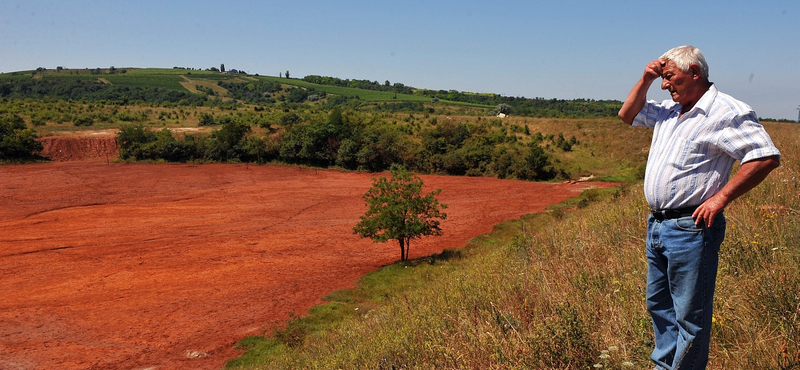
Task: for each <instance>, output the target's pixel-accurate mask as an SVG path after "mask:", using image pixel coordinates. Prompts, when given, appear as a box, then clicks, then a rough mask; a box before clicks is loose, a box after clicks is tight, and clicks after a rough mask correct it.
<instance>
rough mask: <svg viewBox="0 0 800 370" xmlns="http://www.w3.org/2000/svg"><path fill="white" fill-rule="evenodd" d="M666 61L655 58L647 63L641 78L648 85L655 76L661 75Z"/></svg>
mask: <svg viewBox="0 0 800 370" xmlns="http://www.w3.org/2000/svg"><path fill="white" fill-rule="evenodd" d="M666 64H667V63H666V62H665V61H663V60H661V59H656V60H654V61H652V62H650V63H647V67H645V68H644V75H643V76H642V79H643V80H644V81H645V82H646V83H647V84H648V85H649V84H651V83H653V81H655V79H656V78H659V77H661V74H662V73H664V66H665V65H666Z"/></svg>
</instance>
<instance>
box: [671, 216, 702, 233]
mask: <svg viewBox="0 0 800 370" xmlns="http://www.w3.org/2000/svg"><path fill="white" fill-rule="evenodd" d="M675 227H676V228H678V229H679V230H683V231H689V232H694V233H699V232H701V231H703V225H695V223H694V219H693V218H692V216H684V217H680V218H676V219H675Z"/></svg>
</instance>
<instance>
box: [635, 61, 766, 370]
mask: <svg viewBox="0 0 800 370" xmlns="http://www.w3.org/2000/svg"><path fill="white" fill-rule="evenodd" d="M658 77H661V79H662V81H661V89H663V90H666V91H668V92H669V93H670V95H671V96H672V100H671V101H670V100H665V101H663V102H662V103H657V102H655V101H647V100H646V95H647V90H648V89H649V87H650V85H651V84H652V83H653V81H655V80H656V78H658ZM619 117H620V118H621V119H622V120H623V121H624V122H625V123H628V124H630V125H632V126H645V127H650V128H653V129H654V131H653V140H652V143H651V145H650V155H649V157H648V159H647V170H646V172H645V179H644V193H645V198H646V199H647V203H648V204H649V205H650V208H651V210H652V212H651V214H650V215H649V217H648V221H647V222H648V230H647V263H648V270H647V309H648V311H649V312H650V315H651V317H652V320H653V329H654V333H655V349H654V350H653V353H652V355H651V358H652V360H653V361H654V362H655V364H656V369H668V370H678V369H680V370H700V369H705V368H706V363H707V362H708V349H709V340H710V336H711V317H712V316H711V311H712V307H713V304H712V303H713V298H714V288H715V281H716V274H717V266H718V253H719V246H720V244H721V243H722V240H723V238H724V237H725V217H724V215H723V210H724V208H725V207H726V206H727V205H728V204H730V203H731V201H733V200H734V199H736V198H737V197H739V196H741V195H742V194H744V193H746V192H747V191H749V190H750V189H752V188H753V187H755V186H756V185H758V184H759V183H760V182H761V181H762V180H764V178H766V177H767V175H768V174H769V173H770V171H772V170H773V169H775V168H776V167H778V166H779V164H780V152H779V151H778V149H777V148H776V147H775V145H774V144H773V143H772V140H771V139H770V137H769V135H768V134H767V133H766V131H765V130H764V128H763V127H762V126H761V125H760V124H759V123H758V117H757V116H756V114H755V112H753V110H752V109H751V108H750V107H749V106H747V105H746V104H744V103H742V102H740V101H738V100H736V99H734V98H732V97H731V96H729V95H727V94H724V93H722V92H719V91H718V90H717V88H716V86H715V85H714V84H713V83H712V82H709V80H708V65H707V64H706V60H705V57H703V54H702V53H701V52H700V50H698V49H697V48H695V47H692V46H679V47H676V48H674V49H671V50H669V51H667V52H666V53H664V55H662V56H661V57H660V58H658V59H657V60H654V61H652V62H650V63H648V64H647V66H646V67H645V70H644V74H643V75H642V78H641V79H639V81H638V82H637V83H636V85H635V86H634V87H633V89H632V90H631V92H630V94H629V95H628V97H627V98H626V100H625V102H624V104H623V105H622V109H620V111H619ZM737 160H738V161H740V162H741V167H740V168H739V171H737V173H736V175H735V176H734V177H733V178H732V179H730V181H729V177H730V173H731V170H732V168H733V165H734V163H735V162H736V161H737Z"/></svg>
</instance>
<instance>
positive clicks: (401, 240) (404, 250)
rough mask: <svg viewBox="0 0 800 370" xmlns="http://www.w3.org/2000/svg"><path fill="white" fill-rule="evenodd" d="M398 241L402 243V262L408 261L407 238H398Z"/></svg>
mask: <svg viewBox="0 0 800 370" xmlns="http://www.w3.org/2000/svg"><path fill="white" fill-rule="evenodd" d="M397 241H398V242H400V261H405V260H406V245H405V242H406V239H405V238H397Z"/></svg>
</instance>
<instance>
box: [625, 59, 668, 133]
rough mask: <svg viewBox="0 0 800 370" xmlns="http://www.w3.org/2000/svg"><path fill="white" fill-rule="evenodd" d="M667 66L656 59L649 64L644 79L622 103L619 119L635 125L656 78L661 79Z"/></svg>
mask: <svg viewBox="0 0 800 370" xmlns="http://www.w3.org/2000/svg"><path fill="white" fill-rule="evenodd" d="M665 65H666V62H665V61H663V60H661V59H656V60H654V61H652V62H650V63H647V66H646V67H645V69H644V75H642V78H641V79H640V80H639V81H638V82H637V83H636V85H634V86H633V89H631V92H630V93H629V94H628V97H627V98H626V99H625V101H624V102H623V103H622V108H621V109H620V110H619V118H621V119H622V121H623V122H625V123H627V124H629V125H630V124H632V123H633V119H634V118H636V114H638V113H639V111H640V110H641V109H642V107H644V103H645V100H646V97H647V90H648V89H649V88H650V85H651V84H653V81H655V80H656V78H659V77H661V74H662V73H663V71H664V66H665Z"/></svg>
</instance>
